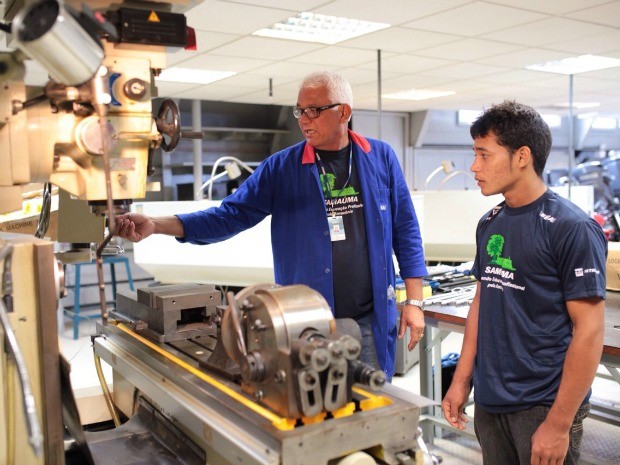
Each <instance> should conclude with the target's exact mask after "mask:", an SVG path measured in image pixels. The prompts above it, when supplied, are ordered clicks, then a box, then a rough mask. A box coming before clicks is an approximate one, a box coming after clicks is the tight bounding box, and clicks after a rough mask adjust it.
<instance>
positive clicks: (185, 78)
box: [155, 68, 237, 84]
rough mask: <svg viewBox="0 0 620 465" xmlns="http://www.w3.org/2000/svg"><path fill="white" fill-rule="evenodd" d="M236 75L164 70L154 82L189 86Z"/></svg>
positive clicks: (216, 72)
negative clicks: (178, 83)
mask: <svg viewBox="0 0 620 465" xmlns="http://www.w3.org/2000/svg"><path fill="white" fill-rule="evenodd" d="M235 74H237V73H236V72H234V71H209V70H204V69H191V68H166V69H164V70H163V71H162V72H161V74H160V75H159V76H157V77H156V78H155V80H156V81H166V82H186V83H189V84H211V83H212V82H215V81H219V80H221V79H226V78H227V77H230V76H234V75H235Z"/></svg>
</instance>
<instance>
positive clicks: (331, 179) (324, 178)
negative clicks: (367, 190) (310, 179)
mask: <svg viewBox="0 0 620 465" xmlns="http://www.w3.org/2000/svg"><path fill="white" fill-rule="evenodd" d="M319 177H320V179H321V187H322V188H323V194H324V195H325V196H326V197H327V196H330V197H331V198H333V197H347V196H349V195H357V194H359V192H357V191H356V190H355V189H353V186H346V187H344V188H343V189H334V184H335V183H336V176H334V175H333V174H332V173H327V174H321V175H319Z"/></svg>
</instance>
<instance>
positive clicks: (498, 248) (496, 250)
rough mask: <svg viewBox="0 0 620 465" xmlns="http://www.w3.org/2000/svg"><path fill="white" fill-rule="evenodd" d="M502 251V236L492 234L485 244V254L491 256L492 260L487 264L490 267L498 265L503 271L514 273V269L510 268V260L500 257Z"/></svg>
mask: <svg viewBox="0 0 620 465" xmlns="http://www.w3.org/2000/svg"><path fill="white" fill-rule="evenodd" d="M503 249H504V236H502V235H500V234H493V235H492V236H491V237H490V238H489V242H487V253H488V254H489V255H490V256H491V258H492V260H491V261H490V262H489V263H490V264H491V265H498V266H500V267H502V268H503V269H505V270H510V271H515V270H516V268H514V267H513V266H512V260H511V259H510V258H504V257H502V250H503Z"/></svg>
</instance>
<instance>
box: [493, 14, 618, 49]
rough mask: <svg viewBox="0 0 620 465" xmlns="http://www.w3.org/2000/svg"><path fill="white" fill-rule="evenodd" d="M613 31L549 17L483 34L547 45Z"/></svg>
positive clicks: (496, 37) (517, 41)
mask: <svg viewBox="0 0 620 465" xmlns="http://www.w3.org/2000/svg"><path fill="white" fill-rule="evenodd" d="M606 32H612V29H611V28H609V27H607V26H599V25H597V24H590V23H583V22H579V21H575V20H572V19H566V18H547V19H543V20H541V21H536V22H534V23H530V24H524V25H521V26H519V27H512V28H508V29H504V30H502V31H496V32H492V33H488V34H484V35H483V36H481V37H482V38H485V39H491V40H497V41H500V42H507V43H512V44H518V45H530V46H533V47H536V46H538V47H540V46H545V45H548V44H554V43H558V42H562V41H565V40H571V39H578V38H581V37H588V36H593V35H596V34H603V33H606Z"/></svg>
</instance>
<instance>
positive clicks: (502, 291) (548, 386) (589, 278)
mask: <svg viewBox="0 0 620 465" xmlns="http://www.w3.org/2000/svg"><path fill="white" fill-rule="evenodd" d="M476 244H477V254H476V259H475V261H474V266H473V269H472V272H473V274H474V275H475V276H476V278H477V279H478V281H480V286H481V293H480V307H479V315H478V346H477V354H476V361H475V366H474V386H475V392H474V397H475V401H476V403H477V404H479V405H480V406H481V407H482V408H483V409H485V410H487V411H489V412H492V413H506V412H513V411H519V410H524V409H527V408H529V407H531V406H533V405H541V404H542V405H551V404H552V403H553V402H554V400H555V397H556V394H557V391H558V387H559V384H560V379H561V376H562V367H563V364H564V359H565V357H566V351H567V349H568V345H569V344H570V342H571V339H572V322H571V319H570V317H569V314H568V311H567V309H566V301H568V300H576V299H583V298H588V297H601V298H603V299H604V298H605V260H606V256H607V241H606V239H605V236H604V234H603V231H602V230H601V227H600V226H599V225H598V224H597V223H596V222H595V221H594V220H593V219H591V218H589V217H588V216H587V215H586V214H585V213H584V212H583V211H582V210H581V209H580V208H579V207H577V206H576V205H574V204H573V203H571V202H569V201H568V200H566V199H564V198H562V197H560V196H559V195H557V194H556V193H554V192H552V191H550V190H548V191H547V192H545V194H543V195H542V196H541V197H540V198H538V199H537V200H536V201H534V202H532V203H531V204H529V205H526V206H523V207H519V208H510V207H508V206H507V205H506V204H505V202H504V203H501V204H500V205H498V206H496V207H494V208H493V209H492V210H491V211H490V212H489V213H488V214H487V215H485V216H483V217H482V219H481V220H480V222H479V223H478V228H477V230H476Z"/></svg>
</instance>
